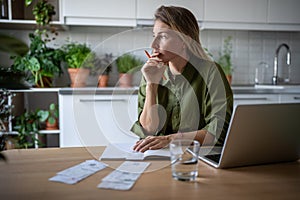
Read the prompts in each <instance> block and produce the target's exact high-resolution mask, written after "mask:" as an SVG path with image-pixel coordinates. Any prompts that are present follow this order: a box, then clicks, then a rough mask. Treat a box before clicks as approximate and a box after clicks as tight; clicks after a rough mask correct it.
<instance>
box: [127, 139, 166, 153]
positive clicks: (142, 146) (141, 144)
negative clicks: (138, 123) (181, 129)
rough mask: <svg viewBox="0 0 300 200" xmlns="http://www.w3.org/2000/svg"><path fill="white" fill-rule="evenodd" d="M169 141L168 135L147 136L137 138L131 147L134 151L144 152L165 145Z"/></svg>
mask: <svg viewBox="0 0 300 200" xmlns="http://www.w3.org/2000/svg"><path fill="white" fill-rule="evenodd" d="M170 142H171V139H170V137H169V136H148V137H146V138H145V139H142V140H139V141H137V142H136V144H135V145H134V147H133V150H134V151H139V152H145V151H147V150H155V149H161V148H164V147H166V146H167V145H168V144H169V143H170Z"/></svg>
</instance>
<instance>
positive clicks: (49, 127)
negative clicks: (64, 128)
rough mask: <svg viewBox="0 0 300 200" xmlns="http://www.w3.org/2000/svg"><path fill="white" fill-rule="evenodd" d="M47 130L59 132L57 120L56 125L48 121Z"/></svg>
mask: <svg viewBox="0 0 300 200" xmlns="http://www.w3.org/2000/svg"><path fill="white" fill-rule="evenodd" d="M45 129H46V130H58V122H57V119H56V120H55V123H54V124H50V123H49V122H48V120H47V121H46V128H45Z"/></svg>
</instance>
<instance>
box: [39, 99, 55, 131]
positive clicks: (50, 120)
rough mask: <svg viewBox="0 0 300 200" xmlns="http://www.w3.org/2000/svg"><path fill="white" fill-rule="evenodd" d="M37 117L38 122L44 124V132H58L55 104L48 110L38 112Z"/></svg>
mask: <svg viewBox="0 0 300 200" xmlns="http://www.w3.org/2000/svg"><path fill="white" fill-rule="evenodd" d="M37 115H38V116H39V117H40V122H45V123H46V128H45V129H46V130H58V106H57V104H55V103H51V104H50V105H49V109H48V110H39V111H38V112H37Z"/></svg>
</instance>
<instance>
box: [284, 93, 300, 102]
mask: <svg viewBox="0 0 300 200" xmlns="http://www.w3.org/2000/svg"><path fill="white" fill-rule="evenodd" d="M280 103H300V94H282V95H280Z"/></svg>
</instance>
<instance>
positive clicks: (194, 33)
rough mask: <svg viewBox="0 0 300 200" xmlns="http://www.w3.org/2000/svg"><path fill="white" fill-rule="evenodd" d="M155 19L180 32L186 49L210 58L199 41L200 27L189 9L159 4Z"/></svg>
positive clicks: (201, 56)
mask: <svg viewBox="0 0 300 200" xmlns="http://www.w3.org/2000/svg"><path fill="white" fill-rule="evenodd" d="M154 16H155V20H160V21H162V22H163V23H165V24H167V25H168V26H169V27H170V28H171V29H172V30H174V31H176V32H178V33H180V34H179V36H180V37H181V38H182V40H183V41H184V42H185V44H186V45H187V47H188V50H189V51H190V52H191V53H193V54H194V55H196V56H198V57H200V58H202V59H206V60H211V59H210V57H209V56H208V55H207V54H206V52H205V51H204V49H203V48H202V45H201V43H200V29H199V26H198V22H197V20H196V18H195V16H194V15H193V13H192V12H191V11H189V10H188V9H186V8H183V7H177V6H161V7H159V8H158V9H157V10H156V12H155V15H154Z"/></svg>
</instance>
